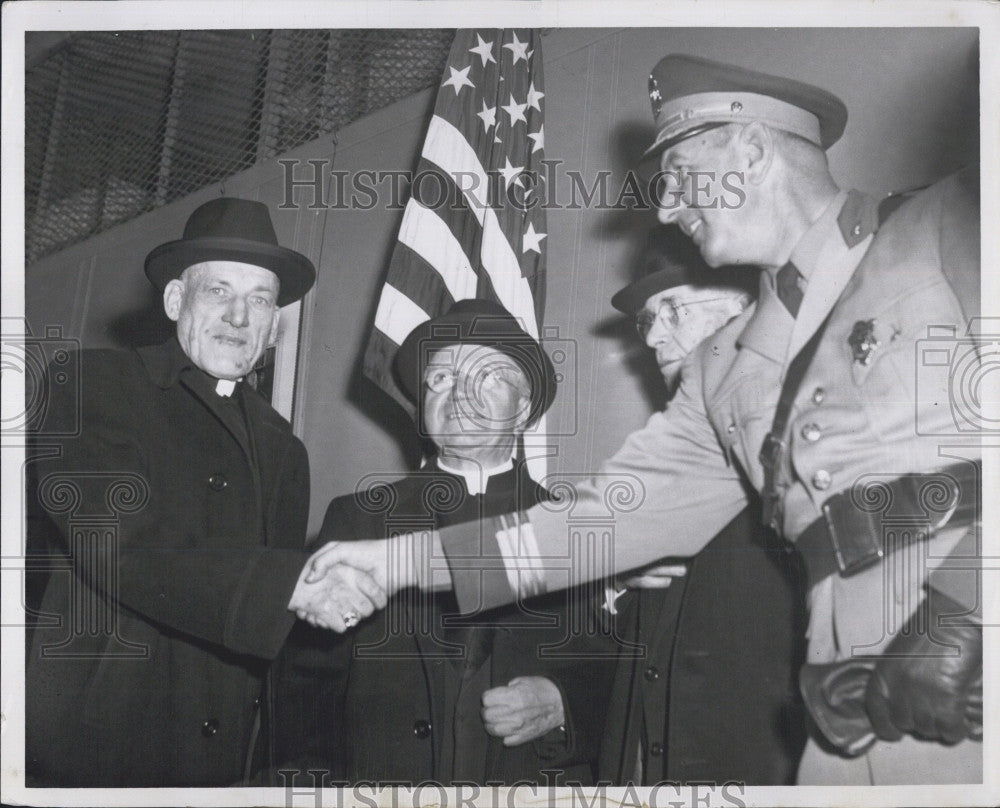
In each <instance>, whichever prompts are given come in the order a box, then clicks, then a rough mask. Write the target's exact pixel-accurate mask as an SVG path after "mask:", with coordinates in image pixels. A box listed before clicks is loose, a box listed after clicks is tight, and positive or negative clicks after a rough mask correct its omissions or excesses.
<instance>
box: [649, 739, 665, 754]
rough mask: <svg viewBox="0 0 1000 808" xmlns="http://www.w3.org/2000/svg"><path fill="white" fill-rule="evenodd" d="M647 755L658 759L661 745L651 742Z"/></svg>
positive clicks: (661, 749) (661, 748)
mask: <svg viewBox="0 0 1000 808" xmlns="http://www.w3.org/2000/svg"><path fill="white" fill-rule="evenodd" d="M649 754H651V755H653V756H654V757H659V756H660V755H662V754H663V744H662V743H657V742H656V741H653V743H651V744H650V745H649Z"/></svg>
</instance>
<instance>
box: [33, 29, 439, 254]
mask: <svg viewBox="0 0 1000 808" xmlns="http://www.w3.org/2000/svg"><path fill="white" fill-rule="evenodd" d="M453 33H454V32H453V31H447V30H429V29H417V30H413V29H409V30H377V31H372V30H335V31H326V30H310V31H288V30H282V31H128V32H103V33H86V34H75V35H73V36H71V37H69V38H68V39H67V41H66V42H65V43H63V45H62V46H60V47H59V48H58V49H57V50H55V51H53V52H51V53H50V54H49V55H48V56H46V58H45V59H44V60H43V61H41V62H40V63H38V64H37V65H35V66H34V67H32V68H31V69H30V70H28V71H27V74H26V87H25V222H26V226H27V234H26V242H27V262H28V263H29V264H30V263H31V262H32V261H35V260H37V259H38V258H41V257H42V256H44V255H48V254H49V253H52V252H55V251H56V250H59V249H62V248H64V247H67V246H69V245H70V244H74V243H76V242H78V241H82V240H83V239H85V238H87V237H88V236H91V235H93V234H95V233H99V232H101V231H102V230H105V229H107V228H108V227H110V226H112V225H114V224H117V223H119V222H123V221H127V220H128V219H131V218H133V217H135V216H138V215H139V214H141V213H144V212H146V211H148V210H152V209H153V208H155V207H158V206H160V205H164V204H166V203H168V202H172V201H173V200H175V199H178V198H180V197H182V196H185V195H186V194H189V193H191V192H193V191H196V190H198V189H199V188H203V187H205V186H206V185H210V184H212V183H214V182H218V181H220V180H223V179H225V178H226V177H229V176H231V175H233V174H235V173H236V172H238V171H241V170H243V169H246V168H249V167H250V166H252V165H253V164H254V163H257V162H260V161H263V160H267V159H270V158H272V157H274V156H276V155H279V154H282V153H284V152H286V151H288V150H289V149H292V148H295V147H296V146H299V145H301V144H303V143H307V142H309V141H311V140H315V139H316V138H318V137H320V136H321V135H324V134H330V133H332V132H334V131H336V130H337V129H339V128H340V127H342V126H344V125H346V124H348V123H350V122H351V121H354V120H356V119H357V118H360V117H362V116H363V115H366V114H368V113H370V112H373V111H374V110H377V109H380V108H381V107H384V106H387V105H388V104H391V103H392V102H394V101H397V100H399V99H401V98H404V97H406V96H407V95H411V94H412V93H415V92H418V91H419V90H422V89H424V88H425V87H429V86H431V85H432V84H434V83H435V82H436V81H438V80H439V78H440V76H441V72H442V70H443V69H444V62H445V59H446V57H447V54H448V47H449V45H450V44H451V39H452V36H453Z"/></svg>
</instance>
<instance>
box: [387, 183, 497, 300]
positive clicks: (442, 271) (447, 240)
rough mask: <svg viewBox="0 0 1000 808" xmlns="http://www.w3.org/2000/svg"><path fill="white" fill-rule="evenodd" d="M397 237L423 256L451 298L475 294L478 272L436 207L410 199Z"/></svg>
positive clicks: (464, 297)
mask: <svg viewBox="0 0 1000 808" xmlns="http://www.w3.org/2000/svg"><path fill="white" fill-rule="evenodd" d="M399 241H400V242H401V243H402V244H405V245H406V246H407V247H409V248H410V249H411V250H413V251H414V252H415V253H416V254H417V255H419V256H420V257H421V258H423V259H424V261H426V262H427V263H428V264H429V265H430V266H431V267H432V268H433V269H434V271H435V272H437V274H438V275H439V276H440V277H441V280H443V281H444V283H445V286H447V287H448V292H449V294H450V295H451V298H452V300H465V299H466V298H470V297H475V296H476V287H477V286H478V283H479V276H478V275H476V273H475V270H473V268H472V266H471V264H470V263H469V259H468V257H467V256H466V254H465V251H464V250H463V249H462V245H461V244H460V243H459V242H458V239H456V238H455V235H454V234H453V233H452V232H451V229H450V228H449V227H448V225H447V224H445V223H444V221H442V219H441V217H440V216H438V214H437V212H436V211H432V210H428V209H427V208H425V207H424V206H423V205H421V204H420V203H419V202H417V201H416V200H415V199H410V201H409V202H408V203H407V204H406V211H405V212H404V213H403V223H402V224H401V225H400V227H399Z"/></svg>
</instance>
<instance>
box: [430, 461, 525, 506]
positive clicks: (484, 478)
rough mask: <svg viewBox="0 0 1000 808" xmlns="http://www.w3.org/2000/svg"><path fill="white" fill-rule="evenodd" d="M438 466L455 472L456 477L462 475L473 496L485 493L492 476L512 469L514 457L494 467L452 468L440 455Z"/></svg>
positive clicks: (467, 489)
mask: <svg viewBox="0 0 1000 808" xmlns="http://www.w3.org/2000/svg"><path fill="white" fill-rule="evenodd" d="M437 467H438V468H439V469H441V471H447V472H448V473H449V474H454V475H455V476H456V477H461V478H462V479H463V480H465V488H466V491H468V493H469V494H470V495H471V496H475V495H476V494H485V493H486V485H487V484H488V483H489V481H490V477H493V476H495V475H497V474H503V473H504V472H505V471H510V470H511V469H512V468H514V458H513V457H511V458H508V459H507V461H506V462H504V463H501V464H500V465H499V466H493V467H492V468H488V469H484V468H478V467H477V468H473V469H469V470H463V469H455V468H451V467H450V466H449V465H448V464H447V463H445V462H444V460H442V459H441V457H440V456H439V457H438V459H437Z"/></svg>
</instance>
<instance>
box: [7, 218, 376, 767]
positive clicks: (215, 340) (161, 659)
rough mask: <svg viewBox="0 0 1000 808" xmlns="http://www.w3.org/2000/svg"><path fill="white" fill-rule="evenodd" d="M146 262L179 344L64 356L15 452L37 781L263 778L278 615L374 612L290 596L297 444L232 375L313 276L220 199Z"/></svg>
mask: <svg viewBox="0 0 1000 808" xmlns="http://www.w3.org/2000/svg"><path fill="white" fill-rule="evenodd" d="M145 268H146V274H147V276H148V277H149V279H150V281H151V282H152V283H153V284H154V285H155V286H156V287H157V288H158V289H160V290H161V291H162V292H163V301H164V310H165V312H166V314H167V316H168V317H169V318H170V319H171V320H174V321H175V322H176V323H177V334H176V337H174V338H171V339H170V340H169V341H168V342H166V343H165V344H162V345H157V346H154V347H146V348H139V349H137V350H133V351H112V350H87V351H82V352H81V353H80V354H79V366H80V371H81V372H80V379H81V384H80V386H79V390H78V391H68V392H64V391H66V389H67V388H69V387H71V385H53V386H52V389H53V396H52V399H51V400H50V401H49V402H48V411H47V417H46V420H45V423H44V425H43V426H42V428H41V429H40V430H38V432H37V434H36V435H35V438H34V448H35V454H36V456H37V457H38V458H40V459H38V460H36V461H35V462H33V463H32V464H31V466H30V469H31V482H30V483H29V507H32V508H33V509H34V510H35V514H36V517H37V518H34V519H33V520H32V522H31V528H30V529H29V546H30V547H31V548H32V554H33V557H34V559H35V560H36V561H37V560H39V559H44V560H45V561H46V562H47V565H48V566H49V568H50V571H49V574H48V580H47V582H46V585H45V589H44V596H43V597H42V602H41V606H40V612H39V614H38V615H37V616H36V619H35V625H34V626H33V630H32V632H31V637H30V639H29V649H28V659H27V669H26V685H27V688H26V708H27V716H26V719H27V723H26V769H27V773H28V780H29V782H30V783H33V784H34V785H38V786H95V787H112V786H226V785H232V784H235V783H237V782H239V781H242V780H244V779H245V778H247V777H249V776H251V775H252V774H253V773H254V771H255V769H257V768H262V767H263V765H264V764H265V762H266V746H267V744H266V743H264V741H266V739H267V727H268V719H269V716H268V711H269V700H268V696H267V693H268V688H267V686H266V680H267V673H268V667H269V661H270V660H271V659H273V658H274V657H275V656H276V654H277V652H278V649H279V648H280V647H281V645H282V643H283V642H284V640H285V637H286V635H287V634H288V632H289V630H290V629H291V627H292V624H293V622H294V620H295V614H294V612H301V613H303V614H306V613H323V614H326V615H327V616H328V619H329V620H330V622H331V623H337V622H338V621H341V625H342V623H343V619H344V615H345V614H346V615H348V616H349V617H351V618H352V619H356V617H354V615H353V612H357V613H358V614H364V613H370V611H371V605H372V604H371V602H367V603H366V602H365V599H364V598H359V597H357V596H356V595H355V596H354V597H353V598H352V597H351V596H350V595H348V594H341V593H342V592H344V593H346V588H345V587H339V586H337V583H338V581H337V579H333V578H326V579H324V580H323V581H322V582H319V583H317V584H311V585H307V584H305V583H304V581H300V578H301V577H302V576H301V572H302V569H303V566H304V564H305V562H306V560H307V558H308V555H307V553H306V551H305V549H304V543H305V531H306V519H307V512H308V503H309V465H308V459H307V457H306V451H305V447H304V446H303V445H302V442H301V441H299V440H298V439H297V438H296V437H295V436H294V435H293V434H292V431H291V428H290V426H289V424H288V423H287V422H286V421H285V420H284V419H283V418H282V417H281V416H280V415H279V414H278V413H277V412H276V411H275V410H274V409H272V407H271V406H270V404H269V403H268V402H267V401H266V400H265V399H264V398H263V397H262V396H260V395H259V394H257V393H256V391H255V390H253V389H252V388H250V387H249V385H248V383H247V382H246V381H245V379H246V378H247V376H248V374H250V373H251V371H252V369H253V367H254V364H255V363H256V362H257V360H258V359H259V358H260V356H261V355H262V354H263V352H264V350H265V348H266V347H267V345H268V343H269V342H272V341H273V340H274V339H275V338H276V336H277V325H278V313H279V307H281V306H284V305H286V304H288V303H291V302H293V301H295V300H298V299H299V298H301V297H302V296H303V295H304V294H305V293H306V292H307V291H308V290H309V288H310V287H311V286H312V284H313V282H314V279H315V269H314V268H313V266H312V264H311V262H310V261H309V260H308V259H307V258H306V257H305V256H303V255H300V254H299V253H297V252H294V251H292V250H289V249H286V248H284V247H281V246H279V245H278V243H277V239H276V237H275V235H274V229H273V226H272V224H271V220H270V216H269V213H268V210H267V208H266V206H264V205H263V204H261V203H259V202H250V201H246V200H240V199H228V198H220V199H215V200H213V201H211V202H208V203H206V204H204V205H202V206H201V207H199V208H198V209H197V210H195V211H194V213H192V215H191V216H190V218H189V219H188V222H187V226H186V228H185V231H184V237H183V238H182V239H180V240H178V241H172V242H169V243H167V244H164V245H161V246H160V247H158V248H156V249H155V250H153V251H152V252H151V253H150V254H149V256H148V257H147V259H146V267H145ZM71 361H72V359H71ZM58 372H60V369H59V367H57V363H53V365H52V367H51V368H50V373H58ZM76 419H78V421H77V420H76ZM74 423H79V429H78V430H76V429H74V428H73V424H74ZM74 433H75V434H74ZM341 582H342V581H341ZM371 591H372V593H373V598H374V600H376V601H377V600H378V595H377V593H376V592H375V591H374V590H371ZM258 740H259V741H260V742H261V743H259V744H258V743H256V742H257V741H258ZM255 745H256V746H258V747H259V749H258V753H257V759H256V760H255V759H254V755H253V751H254V747H255Z"/></svg>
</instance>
